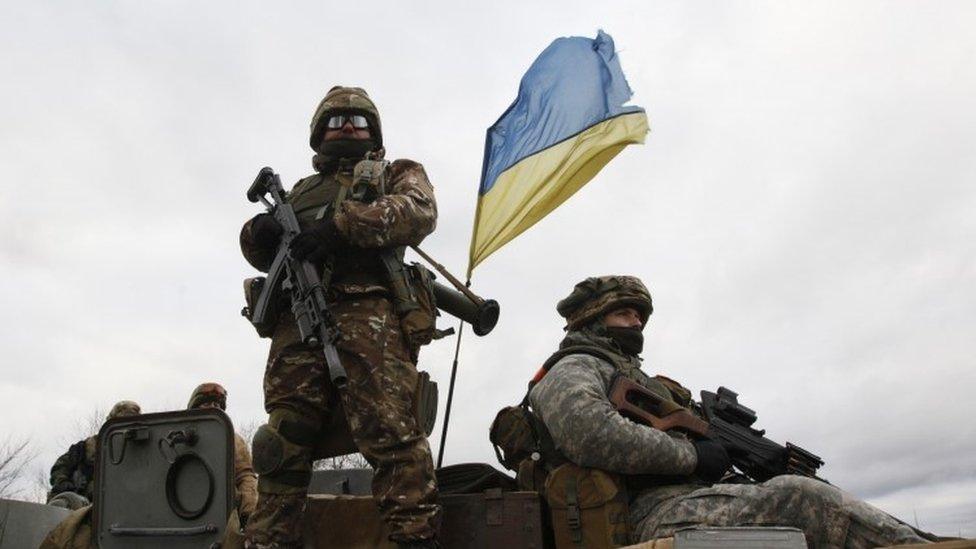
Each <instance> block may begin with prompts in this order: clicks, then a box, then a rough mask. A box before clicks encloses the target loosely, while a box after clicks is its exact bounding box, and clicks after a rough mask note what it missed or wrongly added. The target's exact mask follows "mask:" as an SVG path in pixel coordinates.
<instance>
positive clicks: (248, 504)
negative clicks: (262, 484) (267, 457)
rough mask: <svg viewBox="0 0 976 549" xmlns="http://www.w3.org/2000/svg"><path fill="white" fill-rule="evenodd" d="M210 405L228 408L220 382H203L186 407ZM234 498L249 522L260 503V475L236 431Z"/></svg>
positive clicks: (240, 515) (245, 519)
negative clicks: (256, 471) (255, 470)
mask: <svg viewBox="0 0 976 549" xmlns="http://www.w3.org/2000/svg"><path fill="white" fill-rule="evenodd" d="M208 405H211V406H216V407H217V408H219V409H220V410H226V409H227V391H226V390H225V389H224V387H223V386H222V385H220V384H219V383H201V384H200V385H198V386H197V388H196V389H194V390H193V394H191V395H190V401H189V402H188V403H187V405H186V408H187V409H188V410H192V409H194V408H202V407H206V406H208ZM234 498H235V504H236V507H237V514H238V516H239V517H240V519H241V522H242V523H245V524H246V523H247V520H248V517H250V516H251V513H253V512H254V507H255V505H257V503H258V476H257V474H255V472H254V466H253V465H252V463H251V451H250V450H248V447H247V442H245V441H244V438H243V437H242V436H241V435H239V434H238V433H236V432H235V433H234Z"/></svg>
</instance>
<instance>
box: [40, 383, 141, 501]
mask: <svg viewBox="0 0 976 549" xmlns="http://www.w3.org/2000/svg"><path fill="white" fill-rule="evenodd" d="M141 412H142V411H141V410H140V409H139V405H138V404H136V403H135V402H132V401H131V400H120V401H119V402H116V403H115V406H112V410H111V411H110V412H109V413H108V416H107V417H106V418H105V420H106V421H108V420H110V419H112V418H117V417H127V416H137V415H139V414H140V413H141ZM97 442H98V435H92V436H90V437H88V438H86V439H84V440H80V441H78V442H76V443H74V444H72V445H71V446H70V447H69V448H68V451H67V452H65V453H64V454H61V457H59V458H58V459H57V461H55V462H54V465H53V466H52V467H51V491H50V492H48V498H47V502H48V503H49V504H51V505H56V506H58V507H67V508H69V509H79V508H81V507H84V506H85V505H87V504H88V503H90V502H93V501H94V498H95V455H96V450H97ZM79 496H80V497H79ZM82 498H83V499H82Z"/></svg>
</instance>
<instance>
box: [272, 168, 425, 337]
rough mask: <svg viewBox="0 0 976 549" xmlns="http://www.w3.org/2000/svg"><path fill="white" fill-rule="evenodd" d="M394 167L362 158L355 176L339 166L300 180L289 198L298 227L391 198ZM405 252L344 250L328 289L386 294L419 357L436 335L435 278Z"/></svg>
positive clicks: (400, 249)
mask: <svg viewBox="0 0 976 549" xmlns="http://www.w3.org/2000/svg"><path fill="white" fill-rule="evenodd" d="M389 164H390V163H389V162H388V161H386V160H360V161H359V162H357V163H356V164H355V166H354V167H353V169H352V171H351V172H350V171H349V170H348V169H343V166H340V168H339V169H338V170H337V171H335V172H332V173H319V174H316V175H313V176H310V177H307V178H305V179H302V180H301V181H299V182H298V183H297V184H296V185H295V187H294V188H293V189H292V190H291V191H290V192H289V193H288V196H287V200H288V202H289V203H290V204H291V205H292V208H293V209H294V211H295V216H296V217H297V218H298V224H299V226H300V227H301V228H302V229H303V230H305V229H308V228H309V227H311V226H313V225H315V224H316V223H318V222H319V221H321V220H322V219H326V218H327V216H332V215H335V212H336V211H337V210H338V209H339V206H340V204H342V202H344V201H346V200H355V201H359V202H372V201H374V200H376V199H377V198H379V197H380V196H383V195H385V194H387V192H388V191H389V189H388V188H387V187H388V181H387V167H388V166H389ZM405 251H406V248H405V247H404V246H399V247H396V248H382V249H358V248H354V249H348V250H345V251H343V252H341V253H339V254H337V255H336V256H335V258H334V260H333V262H332V264H331V265H330V272H329V280H328V285H329V286H331V287H333V288H337V289H338V290H339V291H341V292H342V293H365V292H371V291H374V290H381V291H382V290H385V291H386V292H387V293H388V294H389V296H390V298H391V300H392V301H393V306H394V309H395V310H396V312H397V315H398V316H399V317H400V324H401V327H402V328H403V331H404V335H405V336H406V337H407V340H408V342H409V344H410V347H411V352H412V354H416V352H417V349H418V348H419V347H420V346H421V345H426V344H427V343H430V341H431V339H432V338H433V337H434V335H435V317H436V315H437V311H436V307H435V305H434V297H433V276H432V275H431V273H430V272H429V271H428V270H427V269H425V268H424V267H422V266H421V265H418V264H416V263H414V264H411V265H406V264H405V263H404V260H403V258H404V252H405Z"/></svg>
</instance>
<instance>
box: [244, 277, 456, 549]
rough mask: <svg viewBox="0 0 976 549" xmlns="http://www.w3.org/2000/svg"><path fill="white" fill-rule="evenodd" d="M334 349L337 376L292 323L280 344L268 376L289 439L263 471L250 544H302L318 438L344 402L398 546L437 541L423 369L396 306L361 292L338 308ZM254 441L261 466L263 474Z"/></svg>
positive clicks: (268, 401) (274, 422) (278, 425)
mask: <svg viewBox="0 0 976 549" xmlns="http://www.w3.org/2000/svg"><path fill="white" fill-rule="evenodd" d="M332 312H333V314H334V315H335V317H336V321H337V322H338V325H339V330H340V332H341V339H340V341H339V342H338V344H337V345H336V346H337V348H338V350H339V356H340V358H341V360H342V365H343V366H344V367H345V369H346V373H347V375H348V383H347V386H346V388H345V389H344V390H342V391H337V390H335V388H334V387H333V386H332V384H331V382H330V380H329V374H328V367H327V366H326V363H325V358H324V356H323V354H322V352H321V350H317V349H311V348H309V347H307V346H305V345H303V344H302V343H301V342H300V341H299V338H298V333H297V328H296V327H295V325H294V321H293V320H291V319H290V318H285V319H283V321H282V322H281V323H280V324H279V327H278V329H277V330H276V332H275V335H274V337H273V338H272V343H271V351H270V353H269V357H268V366H267V370H266V372H265V377H264V398H265V409H266V410H267V412H268V414H269V415H270V418H269V425H271V426H272V427H273V428H274V429H275V430H276V432H278V433H280V435H281V438H282V440H283V441H284V444H283V446H284V449H283V451H282V452H283V457H282V458H281V466H280V467H279V468H278V470H276V471H274V472H272V473H268V474H261V475H260V476H259V479H258V503H257V508H256V509H255V511H254V513H253V514H252V515H251V517H250V520H249V522H248V526H247V539H248V542H249V546H250V547H301V542H302V539H301V538H302V535H301V532H302V519H303V516H304V512H305V499H306V495H307V491H308V479H309V476H310V472H311V463H312V460H313V459H315V458H317V457H320V456H317V455H316V450H315V447H316V441H317V440H321V438H322V436H323V435H324V434H325V433H323V432H322V430H323V429H324V426H325V425H327V424H328V423H329V419H330V414H332V413H335V411H336V407H337V405H338V404H339V403H338V402H337V401H338V400H340V399H341V404H342V408H343V409H344V410H345V414H346V419H347V421H348V424H349V429H350V432H351V433H352V436H353V440H354V441H355V443H356V446H357V447H358V448H359V451H360V452H361V453H362V454H363V456H364V457H365V458H366V459H367V460H368V461H369V463H370V464H371V465H372V466H373V468H374V476H373V485H372V491H373V497H374V498H375V500H376V502H377V504H378V505H379V510H380V514H381V516H382V517H383V520H384V521H385V522H386V523H387V525H388V526H389V529H390V538H391V539H392V540H394V541H409V540H416V539H425V538H430V537H432V536H434V535H435V533H436V525H437V521H438V519H439V514H440V508H439V506H438V505H437V487H436V482H435V480H434V468H433V462H432V460H431V454H430V446H429V445H428V444H427V439H426V437H425V436H424V434H423V432H422V431H421V430H420V428H419V427H418V425H417V421H416V418H415V416H414V413H413V400H414V391H415V388H416V385H417V381H418V374H417V369H416V366H415V365H414V364H413V362H411V353H410V350H409V348H408V346H407V344H406V342H405V340H404V337H403V334H402V332H401V330H400V325H399V318H398V317H397V315H396V313H395V312H394V310H393V306H392V304H391V303H390V301H389V300H388V299H386V298H384V297H382V296H357V298H355V299H352V298H347V299H344V300H340V301H339V302H337V303H334V304H333V307H332ZM257 441H258V437H257V435H255V451H254V454H255V467H256V468H258V469H259V471H258V472H259V473H261V471H260V467H259V461H260V458H259V455H258V444H257Z"/></svg>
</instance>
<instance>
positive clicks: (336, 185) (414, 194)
mask: <svg viewBox="0 0 976 549" xmlns="http://www.w3.org/2000/svg"><path fill="white" fill-rule="evenodd" d="M379 177H380V178H382V179H383V180H384V185H383V186H384V188H385V189H386V192H385V193H384V194H383V195H381V196H379V197H378V198H376V199H375V200H373V201H372V202H368V203H363V202H357V201H353V200H343V201H341V202H340V203H339V204H338V206H337V207H336V208H335V215H334V219H335V224H336V227H337V228H338V230H339V233H340V234H341V235H342V236H343V237H344V238H345V240H347V241H348V242H349V243H350V244H351V250H348V252H347V253H345V254H344V255H345V256H346V257H343V256H341V255H340V256H339V257H337V262H336V263H337V265H336V268H337V269H341V268H342V262H343V261H360V260H363V258H365V259H366V260H367V261H368V260H369V256H370V251H371V250H377V249H380V248H395V247H400V246H410V245H416V244H420V242H421V241H423V239H424V238H425V237H426V236H427V235H428V234H430V233H431V232H433V230H434V227H435V226H436V224H437V203H436V202H435V201H434V189H433V187H432V186H431V184H430V181H429V180H428V179H427V174H426V173H425V172H424V168H423V166H421V165H420V164H418V163H417V162H414V161H412V160H402V159H401V160H396V161H394V162H393V163H391V164H390V165H389V166H387V168H386V170H385V171H384V172H383V173H382V175H380V176H379ZM352 181H353V171H352V169H351V168H345V169H343V168H340V169H339V170H337V171H331V172H323V173H317V174H315V175H311V176H309V177H306V178H304V179H302V180H301V181H299V182H298V183H296V184H295V186H294V187H293V188H292V190H291V191H289V192H288V195H287V200H288V201H289V202H290V203H291V204H292V206H293V207H294V209H295V214H296V216H297V217H298V222H299V225H300V226H301V227H302V229H307V228H309V227H311V226H312V225H314V224H315V223H316V222H317V221H318V220H319V219H320V216H322V215H325V212H327V211H329V207H330V206H335V202H336V201H337V197H339V195H340V189H341V188H342V187H343V186H346V187H347V188H348V186H349V185H350V184H351V183H352ZM252 221H253V220H252ZM252 221H248V222H247V223H245V224H244V227H243V228H242V229H241V237H240V241H241V251H242V252H243V253H244V257H245V258H246V259H247V261H248V262H249V263H250V264H251V265H252V266H254V267H255V268H256V269H258V270H261V271H267V269H268V267H269V266H270V265H271V262H272V260H273V259H274V253H275V251H276V250H273V249H270V250H269V249H262V248H261V247H260V246H257V245H256V244H255V242H254V238H253V235H252V233H251V223H252ZM350 286H351V287H349V288H343V290H344V291H346V292H348V293H362V292H364V291H372V290H373V289H375V288H357V287H355V286H356V285H355V284H350Z"/></svg>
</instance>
